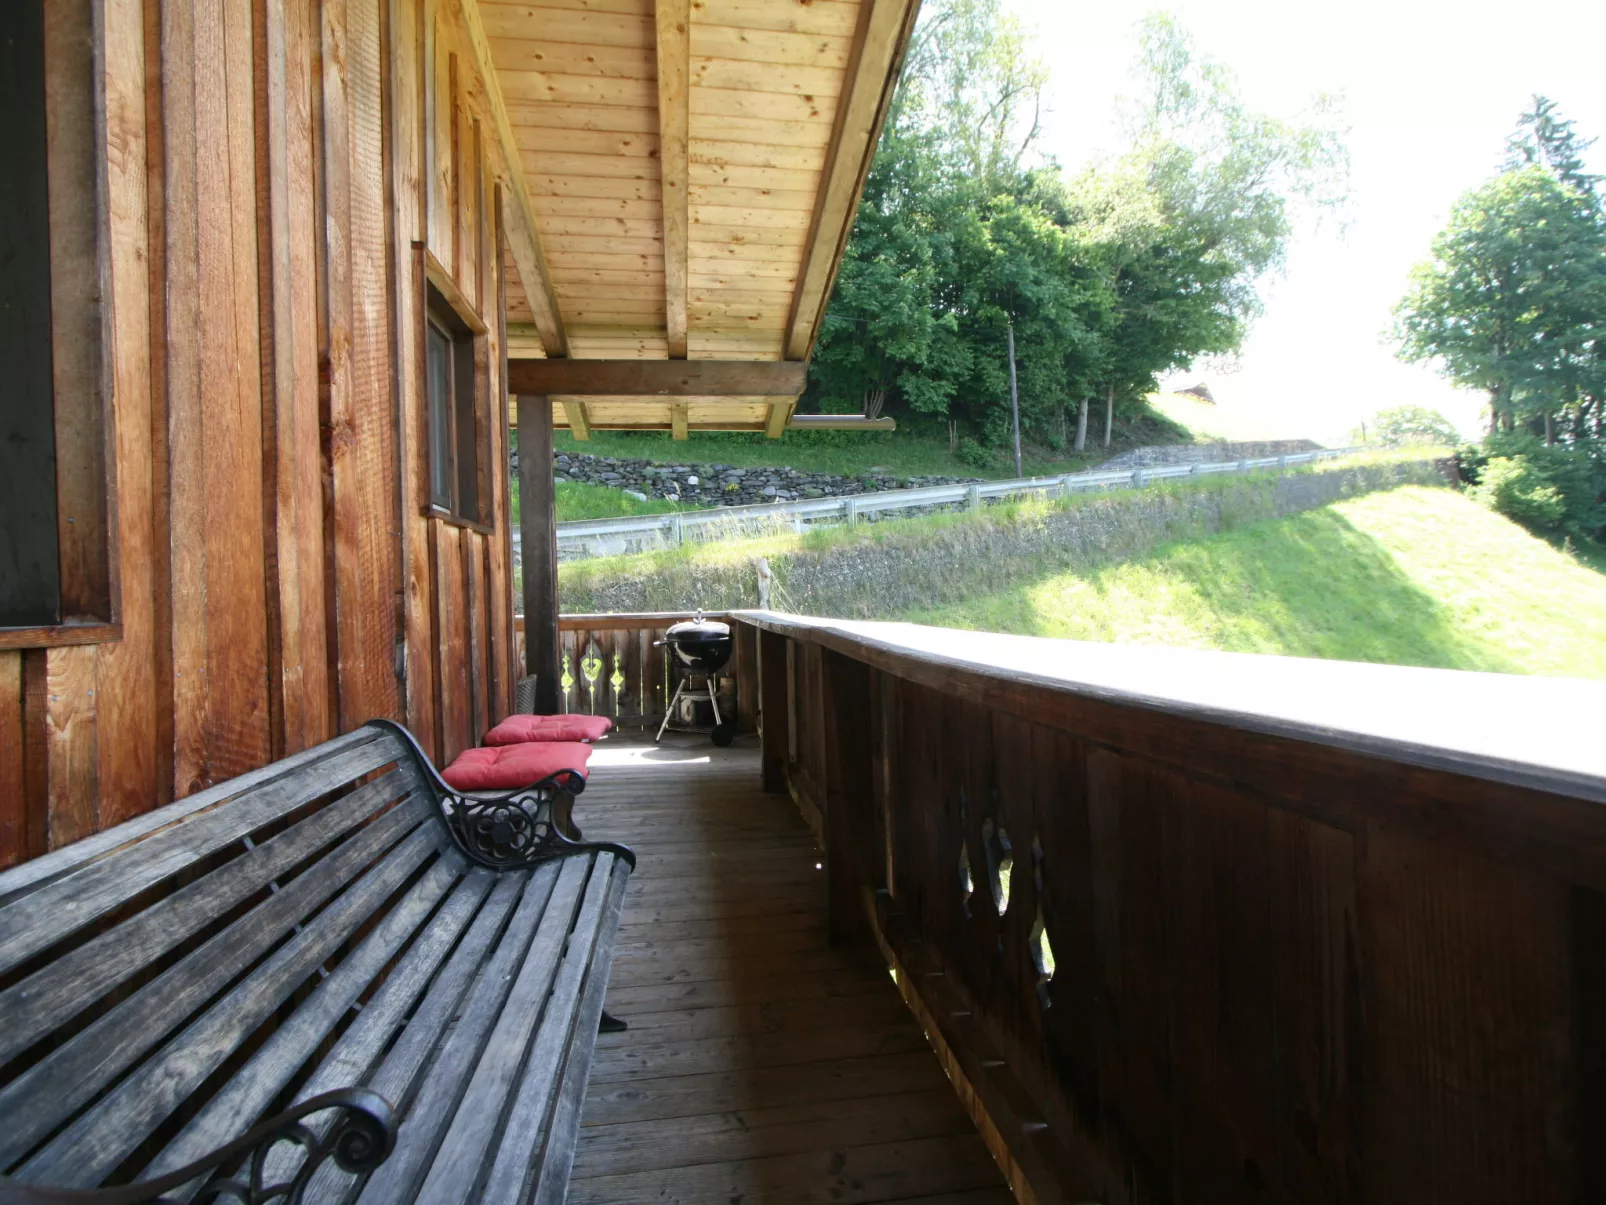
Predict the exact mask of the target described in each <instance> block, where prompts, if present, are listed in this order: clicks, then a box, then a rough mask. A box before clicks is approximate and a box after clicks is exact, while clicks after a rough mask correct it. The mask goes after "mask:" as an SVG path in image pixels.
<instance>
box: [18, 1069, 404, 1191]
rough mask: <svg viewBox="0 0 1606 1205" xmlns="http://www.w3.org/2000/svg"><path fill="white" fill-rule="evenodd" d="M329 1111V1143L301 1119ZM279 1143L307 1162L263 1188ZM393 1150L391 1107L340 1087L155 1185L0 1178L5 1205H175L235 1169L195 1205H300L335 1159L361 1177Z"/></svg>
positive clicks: (381, 1099) (375, 1096)
mask: <svg viewBox="0 0 1606 1205" xmlns="http://www.w3.org/2000/svg"><path fill="white" fill-rule="evenodd" d="M325 1109H338V1110H340V1116H339V1117H338V1118H337V1119H336V1120H335V1123H334V1124H333V1125H330V1126H327V1127H323V1136H322V1137H319V1136H318V1134H317V1133H315V1132H314V1131H313V1130H312V1129H311V1128H309V1127H308V1126H305V1125H303V1124H302V1122H301V1119H302V1118H303V1117H308V1116H311V1115H312V1114H314V1113H321V1112H323V1111H324V1110H325ZM281 1142H288V1143H291V1144H292V1145H294V1146H298V1147H300V1148H301V1149H302V1150H303V1151H305V1152H306V1158H305V1159H304V1160H303V1161H302V1163H301V1166H300V1168H299V1169H298V1170H297V1172H296V1174H295V1177H294V1178H293V1179H290V1180H286V1181H283V1182H281V1183H275V1184H263V1183H262V1174H263V1168H264V1166H265V1165H266V1163H267V1158H268V1154H269V1152H270V1151H271V1150H272V1149H273V1148H274V1147H275V1146H277V1145H278V1144H279V1143H281ZM395 1145H396V1112H395V1110H394V1109H393V1108H392V1107H391V1104H390V1102H389V1101H388V1100H386V1099H385V1098H384V1097H383V1096H380V1095H379V1093H377V1092H372V1091H370V1090H369V1089H367V1088H342V1089H340V1090H339V1091H336V1092H325V1093H324V1094H323V1095H321V1096H314V1097H312V1098H311V1099H310V1100H305V1101H303V1102H302V1103H301V1104H299V1105H295V1106H294V1107H292V1108H289V1109H286V1110H285V1111H284V1112H283V1113H279V1114H276V1115H274V1116H273V1117H270V1118H268V1119H267V1120H266V1121H264V1122H262V1123H261V1124H260V1125H256V1126H253V1127H252V1128H251V1129H250V1130H247V1131H246V1132H245V1133H244V1134H242V1135H241V1136H240V1137H238V1138H236V1139H235V1140H234V1141H233V1142H231V1143H229V1144H228V1145H227V1146H224V1147H220V1148H218V1149H217V1150H215V1151H213V1152H212V1153H211V1154H209V1155H205V1156H203V1157H202V1158H200V1159H197V1160H196V1161H195V1162H194V1163H191V1164H190V1165H189V1166H187V1167H181V1168H179V1169H178V1170H177V1171H174V1172H169V1173H168V1174H167V1175H165V1176H160V1177H158V1178H157V1179H154V1180H142V1181H139V1182H137V1183H134V1184H125V1185H121V1186H119V1187H116V1188H91V1189H74V1188H50V1187H47V1186H45V1185H42V1184H22V1183H19V1182H17V1181H15V1180H7V1179H4V1178H3V1177H0V1205H146V1203H154V1205H177V1201H178V1200H179V1198H170V1197H164V1196H163V1195H162V1194H164V1193H166V1192H169V1191H171V1190H172V1189H175V1188H182V1187H183V1186H185V1185H187V1184H190V1183H192V1182H193V1181H195V1180H199V1179H200V1178H201V1177H203V1176H207V1175H209V1174H211V1173H213V1172H218V1171H223V1172H225V1173H227V1172H228V1171H229V1170H230V1169H233V1168H238V1169H239V1171H238V1173H237V1174H235V1175H232V1176H231V1175H224V1176H223V1177H220V1178H218V1179H214V1180H210V1181H208V1182H207V1183H206V1185H205V1186H204V1187H202V1189H201V1190H200V1192H199V1193H197V1194H196V1195H195V1196H194V1197H192V1198H190V1205H211V1203H213V1202H226V1201H232V1202H238V1203H239V1205H301V1202H302V1194H303V1193H304V1192H305V1191H306V1188H307V1185H308V1184H309V1183H311V1181H312V1178H313V1176H314V1175H315V1174H316V1173H317V1171H318V1169H319V1168H320V1167H322V1166H323V1164H324V1161H325V1160H327V1159H329V1158H331V1157H332V1158H333V1159H334V1161H335V1163H336V1164H337V1165H338V1166H339V1167H340V1168H341V1170H342V1171H347V1172H351V1173H353V1174H362V1173H364V1172H371V1171H373V1170H374V1168H376V1167H378V1166H379V1165H380V1164H381V1163H383V1162H384V1161H385V1160H386V1159H387V1158H388V1157H389V1155H390V1152H391V1150H392V1149H393V1148H394V1147H395ZM242 1164H243V1166H242Z"/></svg>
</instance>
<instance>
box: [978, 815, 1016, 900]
mask: <svg viewBox="0 0 1606 1205" xmlns="http://www.w3.org/2000/svg"><path fill="white" fill-rule="evenodd" d="M981 845H982V849H984V850H985V851H986V852H987V885H988V886H989V887H990V888H992V893H993V904H994V905H995V906H996V907H997V908H998V915H999V916H1003V915H1004V913H1006V912H1008V911H1009V887H1010V878H1011V877H1012V876H1013V875H1014V873H1015V852H1014V848H1013V847H1012V846H1011V845H1010V843H1009V834H1008V833H1007V832H1005V831H1004V829H1003V826H1001V825H1000V826H996V827H995V826H994V824H993V822H992V819H991V818H990V817H989V818H988V819H986V820H983V821H982V822H981Z"/></svg>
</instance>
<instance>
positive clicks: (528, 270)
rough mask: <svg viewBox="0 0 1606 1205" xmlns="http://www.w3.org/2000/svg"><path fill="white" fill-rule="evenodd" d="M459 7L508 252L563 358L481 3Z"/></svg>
mask: <svg viewBox="0 0 1606 1205" xmlns="http://www.w3.org/2000/svg"><path fill="white" fill-rule="evenodd" d="M457 3H458V5H459V7H460V10H461V12H462V15H463V27H464V28H465V29H466V30H467V31H468V39H469V45H470V46H471V47H472V48H473V51H474V63H475V66H476V67H477V68H478V69H479V73H480V78H481V79H482V80H484V81H485V91H486V95H487V97H488V99H489V101H490V105H491V113H492V115H493V116H494V117H495V119H496V139H497V145H498V146H499V148H500V150H501V159H502V163H503V166H504V167H505V169H506V171H507V181H506V185H507V190H508V196H509V198H510V199H511V201H512V204H511V205H509V206H508V207H507V209H506V210H505V211H504V213H503V215H502V218H503V222H504V224H505V228H506V233H507V241H508V248H509V250H511V251H512V253H513V262H514V263H515V264H516V265H517V266H518V269H519V280H520V282H521V283H522V284H523V285H524V292H525V294H526V296H528V297H529V299H530V309H531V310H532V311H534V314H535V327H536V330H537V331H539V332H540V336H541V346H542V347H543V348H544V349H545V350H546V354H547V355H549V356H567V355H568V354H569V337H568V333H567V332H566V331H565V330H564V329H563V315H562V314H561V313H559V311H558V303H557V298H556V295H555V294H554V293H553V291H552V277H551V274H550V273H549V272H548V270H547V263H546V254H545V253H544V252H543V251H542V249H541V234H540V227H539V226H538V225H536V221H535V207H534V206H533V205H532V204H531V203H530V190H529V186H528V185H527V184H526V182H525V179H524V166H523V161H522V160H521V158H520V156H519V148H518V144H517V143H516V142H515V141H514V138H513V123H512V122H511V121H510V120H508V115H507V104H506V102H505V101H504V100H503V99H502V82H501V79H500V77H498V75H497V73H496V64H495V62H494V61H493V60H492V58H491V44H490V41H489V40H488V39H487V38H486V36H485V24H484V22H483V21H482V20H481V19H480V9H479V2H478V0H457Z"/></svg>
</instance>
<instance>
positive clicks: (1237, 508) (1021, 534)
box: [558, 459, 1453, 619]
mask: <svg viewBox="0 0 1606 1205" xmlns="http://www.w3.org/2000/svg"><path fill="white" fill-rule="evenodd" d="M1451 473H1453V462H1450V461H1435V460H1432V459H1423V460H1412V461H1401V462H1394V463H1388V464H1374V465H1351V466H1347V467H1346V466H1341V465H1340V466H1335V467H1332V468H1317V469H1314V470H1311V471H1298V472H1291V473H1288V474H1285V475H1282V476H1278V475H1275V474H1273V473H1269V472H1268V473H1256V474H1251V475H1248V476H1243V477H1239V476H1222V477H1211V478H1206V479H1204V480H1202V481H1199V482H1196V483H1189V484H1187V485H1177V486H1170V487H1161V488H1155V489H1149V490H1122V491H1118V492H1112V493H1109V494H1092V495H1081V496H1077V497H1073V498H1072V499H1069V500H1068V501H1067V502H1066V503H1065V504H1061V505H1044V506H1042V507H1040V508H1032V507H1029V506H1028V507H1026V508H1023V513H1021V514H1015V515H1011V514H1010V513H1009V510H1008V508H1005V509H1004V510H1003V511H1001V512H989V511H982V512H981V513H979V514H976V515H973V516H964V517H962V518H959V519H958V520H956V521H955V522H953V523H949V524H944V525H941V526H936V527H933V526H931V525H929V524H927V525H920V524H910V525H907V526H903V525H898V524H878V525H876V526H875V527H869V528H860V529H858V531H857V533H855V534H851V535H844V537H843V538H842V539H840V540H839V541H833V542H831V543H830V544H828V545H827V546H825V547H823V548H812V549H811V548H796V547H794V548H792V549H790V550H785V551H778V552H771V553H769V555H768V562H769V566H770V571H771V573H772V574H773V580H774V583H775V587H776V589H775V593H774V595H773V596H772V597H771V599H770V605H771V606H773V607H775V608H776V609H778V610H788V611H795V612H799V613H801V614H808V615H825V616H831V617H834V618H843V619H886V618H893V617H896V616H898V615H901V614H904V613H907V612H909V611H914V610H919V609H922V608H925V607H933V606H940V605H943V604H945V603H951V602H959V601H963V600H964V599H966V598H971V597H975V596H977V595H981V594H986V593H991V592H993V591H996V590H1000V589H1004V588H1006V587H1008V586H1010V585H1012V584H1014V583H1015V582H1019V581H1027V580H1032V579H1035V578H1037V577H1040V576H1042V575H1043V574H1044V573H1047V572H1054V571H1058V570H1063V569H1071V568H1079V567H1091V566H1094V565H1098V564H1107V563H1111V562H1113V561H1119V560H1126V559H1130V558H1133V557H1137V556H1141V555H1143V554H1144V553H1146V552H1148V551H1149V550H1151V549H1153V548H1154V547H1156V546H1158V545H1159V544H1162V543H1165V542H1167V541H1171V540H1179V539H1199V538H1203V537H1205V536H1209V535H1211V534H1213V533H1215V532H1218V531H1224V530H1227V529H1229V528H1233V527H1238V526H1241V525H1243V524H1245V523H1252V522H1256V521H1258V520H1262V519H1275V518H1281V517H1284V516H1287V515H1292V514H1298V513H1299V512H1301V511H1307V510H1314V509H1316V508H1317V507H1321V506H1326V505H1328V504H1329V503H1332V502H1337V501H1339V500H1340V499H1343V498H1350V497H1355V496H1358V495H1361V494H1367V493H1372V492H1374V491H1377V490H1383V489H1392V488H1394V487H1395V486H1400V485H1433V484H1444V483H1445V481H1446V479H1447V478H1448V477H1449V476H1450V474H1451ZM558 593H559V600H560V605H561V606H562V608H563V610H564V611H578V612H596V611H622V612H631V611H690V610H693V609H695V608H697V607H699V606H700V607H703V608H705V609H707V610H722V609H726V608H732V607H752V606H757V605H758V594H757V564H756V558H754V557H733V556H731V555H729V550H728V549H722V548H717V547H715V548H705V549H692V550H690V551H684V550H683V551H682V552H681V553H679V554H661V555H656V556H655V555H647V556H642V557H629V558H617V559H611V560H599V561H583V562H576V563H574V564H573V565H568V566H564V567H563V569H562V570H560V572H559V574H558Z"/></svg>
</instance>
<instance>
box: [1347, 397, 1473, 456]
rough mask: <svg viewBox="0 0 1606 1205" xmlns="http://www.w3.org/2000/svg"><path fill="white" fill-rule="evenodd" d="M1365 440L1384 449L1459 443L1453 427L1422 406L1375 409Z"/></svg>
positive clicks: (1433, 411) (1458, 437) (1459, 437)
mask: <svg viewBox="0 0 1606 1205" xmlns="http://www.w3.org/2000/svg"><path fill="white" fill-rule="evenodd" d="M1368 428H1369V429H1368V432H1367V434H1368V437H1369V438H1370V439H1371V440H1372V441H1373V442H1375V443H1380V444H1382V445H1383V446H1384V447H1386V448H1409V447H1418V446H1422V445H1429V444H1432V445H1439V446H1443V447H1454V446H1455V445H1456V444H1458V443H1460V442H1461V435H1460V432H1458V431H1457V430H1456V429H1455V424H1454V423H1452V422H1451V421H1450V420H1449V419H1447V418H1445V417H1444V415H1442V414H1440V413H1439V412H1438V411H1437V410H1429V409H1428V408H1427V407H1426V406H1395V407H1394V408H1393V409H1391V410H1379V411H1378V412H1377V413H1376V414H1375V415H1373V416H1372V421H1371V423H1370V424H1368Z"/></svg>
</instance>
